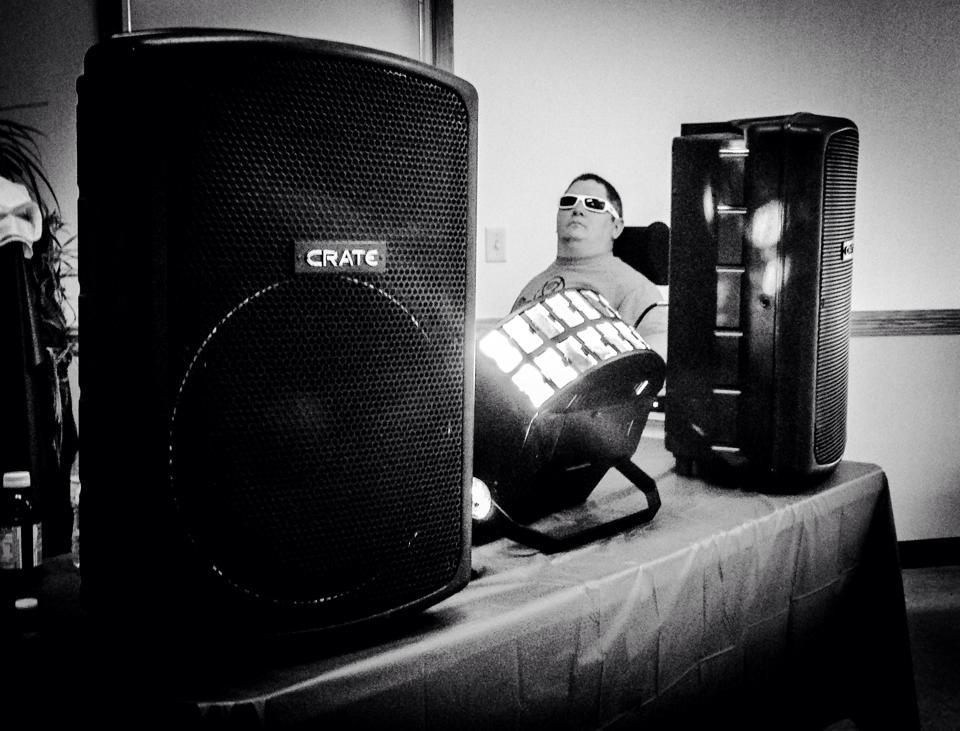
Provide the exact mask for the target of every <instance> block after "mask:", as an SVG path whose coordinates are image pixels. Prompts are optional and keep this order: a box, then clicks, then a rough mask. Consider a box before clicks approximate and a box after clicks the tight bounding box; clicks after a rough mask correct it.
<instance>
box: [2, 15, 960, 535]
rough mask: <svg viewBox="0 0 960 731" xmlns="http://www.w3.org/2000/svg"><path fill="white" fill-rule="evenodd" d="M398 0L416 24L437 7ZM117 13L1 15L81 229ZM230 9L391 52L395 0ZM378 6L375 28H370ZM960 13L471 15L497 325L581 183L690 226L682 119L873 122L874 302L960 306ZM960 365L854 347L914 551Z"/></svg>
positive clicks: (856, 397)
mask: <svg viewBox="0 0 960 731" xmlns="http://www.w3.org/2000/svg"><path fill="white" fill-rule="evenodd" d="M397 2H399V3H405V4H406V5H409V6H410V7H411V11H410V13H412V12H413V10H412V8H413V7H414V6H416V5H417V2H416V0H397ZM96 4H97V3H96V2H95V0H2V2H0V107H8V106H11V105H22V104H26V105H30V106H29V107H28V108H26V109H21V110H18V111H16V112H15V113H11V114H9V115H8V116H12V117H13V118H15V119H17V120H19V121H23V122H27V123H29V124H33V125H34V126H36V127H38V128H39V129H41V130H42V131H43V132H45V133H46V134H47V135H48V137H47V139H46V140H45V141H44V144H43V158H44V162H45V164H46V166H47V168H48V172H49V173H50V177H51V179H52V180H53V181H54V185H55V187H56V189H57V191H58V195H59V197H60V201H61V204H62V206H63V212H64V216H65V218H66V220H67V222H68V223H69V224H70V225H71V228H72V231H73V232H76V227H75V224H76V220H77V219H76V198H77V190H76V173H75V170H76V153H75V135H76V131H75V112H74V105H75V101H76V97H75V88H74V84H75V80H76V77H77V76H78V75H79V73H80V71H81V69H82V56H83V53H84V51H85V50H86V48H88V47H89V45H91V44H92V43H93V41H94V39H95V37H96V15H95V12H94V10H95V7H96ZM160 5H165V6H167V7H172V8H174V9H175V10H176V9H178V10H177V12H184V13H188V14H189V13H196V12H201V11H200V10H199V9H200V8H204V9H205V10H204V11H203V12H209V13H212V14H213V15H212V16H210V18H208V20H209V22H210V24H216V23H217V22H221V21H218V20H217V17H218V16H217V14H218V13H221V12H222V10H223V8H224V7H228V5H227V4H226V3H225V0H216V1H215V2H205V3H189V2H170V1H169V0H168V1H167V2H165V3H160ZM229 5H231V6H235V7H240V8H241V9H242V10H243V12H245V13H251V14H253V15H251V16H249V17H247V20H249V21H250V22H257V23H264V24H265V25H263V26H258V27H261V29H264V30H274V31H280V32H284V30H285V29H286V30H290V29H295V30H298V31H301V32H302V33H304V34H307V33H310V32H316V34H317V35H322V31H321V30H315V31H311V28H310V27H309V26H308V25H305V17H306V16H305V15H303V13H306V12H310V10H313V11H314V12H317V17H318V18H319V17H320V16H322V15H323V13H324V12H326V16H325V18H324V20H323V22H325V23H327V27H328V28H333V27H334V26H335V27H336V28H337V33H340V34H342V35H340V36H338V37H334V36H329V37H332V38H334V39H335V40H342V41H347V42H355V43H367V44H369V45H378V43H379V41H377V39H376V38H375V37H374V38H372V39H371V38H370V37H369V36H363V35H361V34H365V33H367V32H368V31H369V29H371V28H376V27H379V23H380V22H381V20H382V19H383V17H393V16H392V15H391V13H392V11H388V10H385V9H384V3H381V2H365V3H363V4H355V3H353V2H352V0H350V1H349V2H346V3H342V2H339V0H338V2H333V3H330V2H321V1H320V0H317V2H313V3H303V2H293V1H292V0H284V2H282V3H270V4H266V3H259V2H252V0H235V2H233V3H230V4H229ZM348 5H349V6H350V8H351V10H352V13H351V14H348V13H347V11H346V10H345V8H346V7H347V6H348ZM130 7H131V12H132V13H133V15H132V20H133V22H134V24H135V25H136V26H137V27H144V26H143V25H141V23H143V24H145V23H147V22H148V20H149V19H148V18H146V17H145V16H143V15H140V16H139V19H138V16H137V13H138V12H140V11H141V10H145V9H146V8H147V7H150V8H153V10H151V11H150V12H154V11H156V8H157V7H159V5H158V4H157V3H149V6H148V4H147V2H146V0H133V1H132V3H131V6H130ZM264 8H272V9H273V10H274V11H275V14H273V15H270V16H269V17H267V18H265V16H263V15H262V13H263V12H265V11H264ZM304 8H307V10H305V9H304ZM318 8H319V11H318V10H317V9H318ZM336 8H339V9H338V10H335V9H336ZM258 9H259V10H258ZM359 12H364V13H366V12H370V13H372V14H373V15H372V16H371V18H365V19H364V21H363V22H359V21H357V20H356V14H357V13H359ZM257 13H261V14H260V15H256V14H257ZM384 13H386V15H384ZM311 17H312V16H311ZM404 17H409V13H407V15H405V16H404ZM334 18H337V20H336V22H335V23H334V20H333V19H334ZM378 18H379V20H378ZM958 18H960V5H958V4H957V3H956V2H953V1H952V0H951V2H933V1H932V0H922V1H921V2H917V3H912V4H907V3H896V2H891V1H890V0H882V1H880V2H868V1H867V0H855V1H854V2H849V1H848V2H837V3H816V2H813V0H800V1H799V2H797V1H794V2H789V3H788V2H786V0H774V1H771V2H763V1H762V0H743V1H742V2H732V0H718V1H717V2H706V1H705V0H704V1H703V2H685V3H670V2H667V0H647V1H646V2H642V1H636V0H631V1H627V0H525V2H523V3H517V2H511V1H509V0H483V1H482V2H481V1H480V0H457V2H455V6H454V22H455V28H454V31H455V32H454V59H455V71H456V73H457V74H458V75H460V76H463V77H464V78H466V79H467V80H468V81H470V82H472V83H473V84H474V85H475V86H476V87H477V89H478V91H479V94H480V117H479V121H480V150H479V198H478V224H479V228H480V231H479V234H480V236H479V238H480V240H481V243H482V238H483V229H484V228H485V227H500V226H502V227H504V228H506V230H507V263H506V264H487V263H485V262H483V261H482V253H481V254H480V263H479V266H478V315H479V316H480V317H487V318H489V317H498V316H500V315H501V314H503V312H504V310H505V308H507V307H509V305H510V303H511V301H512V298H513V296H514V295H515V293H516V291H517V290H519V288H520V286H521V285H522V284H523V283H524V281H526V279H527V278H528V277H529V276H530V275H531V274H532V273H533V272H535V271H536V270H538V269H539V268H541V267H542V266H543V265H544V264H545V263H546V262H547V261H548V260H549V259H550V258H551V257H552V254H553V250H554V245H555V239H554V234H553V225H554V210H555V209H554V205H555V200H556V196H557V194H558V193H559V192H560V190H559V189H560V188H561V187H562V186H563V185H565V183H566V182H567V180H568V179H569V178H571V177H573V176H574V175H575V174H577V173H579V172H581V171H582V170H584V169H588V168H589V169H594V170H596V171H597V172H600V173H602V174H606V175H608V176H609V177H610V178H611V179H612V180H614V181H615V182H616V183H617V184H618V186H619V187H620V189H621V192H622V193H623V195H624V198H625V205H626V217H627V221H628V223H631V224H642V223H646V222H649V221H651V220H655V219H659V220H663V221H667V222H669V220H670V219H669V215H670V187H669V180H670V140H671V139H672V137H673V136H674V135H676V134H677V133H678V131H679V126H680V124H681V123H682V122H688V121H713V120H719V119H728V118H734V117H738V116H752V115H755V114H774V113H776V114H779V113H788V112H793V111H799V110H805V111H813V112H818V113H824V114H836V115H841V116H848V117H850V118H851V119H853V120H854V121H856V122H857V123H858V125H859V127H860V131H861V138H862V147H861V163H860V186H859V191H858V209H857V222H856V226H857V260H856V264H855V274H854V308H855V309H860V310H886V309H927V308H932V309H936V308H957V307H960V290H958V289H957V287H956V286H955V284H954V279H955V276H956V273H957V272H960V247H956V246H954V245H953V240H954V237H955V235H956V231H957V230H960V200H958V196H960V193H958V190H960V188H958V185H957V183H956V181H955V180H954V177H955V175H956V172H957V170H960V134H958V131H960V129H958V127H960V125H958V121H957V120H958V119H960V96H958V95H957V94H956V89H957V88H960V83H958V82H960V50H958V49H960V44H957V43H956V40H955V39H956V37H958V35H960V20H958ZM183 21H184V22H187V21H190V22H194V19H193V16H190V15H187V16H184V17H183ZM149 22H160V21H149ZM205 22H206V21H205ZM319 22H320V21H319V20H318V23H319ZM411 23H412V21H411ZM387 25H388V26H389V27H388V28H387V29H385V30H384V32H385V33H389V38H391V39H394V40H390V41H387V40H386V36H384V39H383V45H382V47H383V48H384V49H385V50H392V51H393V52H397V53H406V54H407V55H413V54H414V51H412V50H410V48H411V44H412V43H414V41H413V37H412V34H411V33H412V32H411V31H407V30H403V31H398V30H397V29H396V28H393V25H394V23H393V21H390V23H388V24H387ZM407 27H408V28H409V27H411V26H410V25H408V26H407ZM401 38H402V39H403V40H402V41H401V42H402V43H403V44H404V47H403V48H401V47H400V46H398V45H396V44H397V42H398V40H397V39H401ZM404 48H406V49H407V50H406V51H404ZM480 249H481V252H482V246H481V247H480ZM951 275H952V276H951ZM958 366H960V354H958V346H957V339H956V338H953V337H937V336H931V337H917V338H910V337H908V338H885V337H880V338H855V339H854V341H853V344H852V349H851V386H850V413H849V420H848V426H849V432H850V437H849V442H848V448H847V453H846V457H847V458H849V459H858V460H863V461H869V462H876V463H878V464H881V465H883V467H884V469H885V470H886V471H887V473H888V475H889V477H890V481H891V490H892V493H893V499H894V507H895V514H896V518H897V528H898V532H899V535H900V538H901V539H906V540H910V539H922V538H935V537H945V536H960V510H958V509H957V496H958V494H960V466H958V465H960V458H958V457H957V455H958V453H960V449H957V443H956V439H957V436H956V435H958V434H960V429H958V427H960V407H958V401H957V399H958V393H960V388H958V385H960V384H958V383H957V374H958V373H960V367H958ZM73 382H74V383H76V378H75V374H74V378H73ZM75 403H76V399H75Z"/></svg>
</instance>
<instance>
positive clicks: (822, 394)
mask: <svg viewBox="0 0 960 731" xmlns="http://www.w3.org/2000/svg"><path fill="white" fill-rule="evenodd" d="M858 150H859V135H858V131H857V127H856V125H854V124H853V123H852V122H851V121H849V120H846V119H841V118H836V117H823V116H818V115H813V114H806V113H800V114H794V115H790V116H785V117H767V118H756V119H748V120H739V121H734V122H725V123H717V124H712V123H709V124H693V125H684V126H683V127H682V129H681V136H680V137H677V138H676V139H674V142H673V192H672V195H673V201H672V218H671V241H670V266H669V287H670V311H669V312H670V314H669V318H670V322H669V332H668V346H667V348H668V352H667V377H666V408H665V411H666V419H665V433H666V446H667V448H668V449H669V450H670V451H671V452H673V454H674V455H675V457H676V458H677V467H678V470H679V471H680V472H684V473H690V472H695V471H697V470H698V469H699V468H700V467H701V466H703V467H706V468H709V467H720V468H721V471H722V470H723V469H725V468H726V467H727V466H730V467H735V468H746V469H747V471H749V472H756V473H760V474H763V475H770V474H774V475H778V476H781V477H783V478H785V482H784V483H783V484H786V483H787V482H790V481H792V480H793V478H798V479H799V481H800V482H803V481H804V480H806V479H807V478H810V477H812V476H816V475H821V474H824V473H826V472H828V471H830V470H831V469H833V468H834V467H835V466H836V464H837V463H838V462H839V460H840V459H841V457H842V455H843V451H844V447H845V443H846V410H847V366H848V352H849V338H850V297H851V285H852V275H853V233H854V213H855V197H856V178H857V157H858Z"/></svg>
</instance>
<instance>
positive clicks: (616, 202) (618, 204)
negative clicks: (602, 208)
mask: <svg viewBox="0 0 960 731" xmlns="http://www.w3.org/2000/svg"><path fill="white" fill-rule="evenodd" d="M578 180H592V181H593V182H595V183H600V185H602V186H603V187H604V188H606V190H607V198H608V199H609V200H610V202H611V203H612V204H613V207H614V208H616V209H617V213H619V214H620V219H621V220H623V201H621V200H620V194H619V193H618V192H617V189H616V188H614V187H613V186H612V185H610V183H609V182H607V180H606V179H605V178H602V177H600V176H599V175H597V174H596V173H584V174H583V175H578V176H577V177H575V178H574V179H573V180H571V181H570V185H573V184H574V183H576V182H577V181H578ZM570 185H568V186H567V190H569V189H570Z"/></svg>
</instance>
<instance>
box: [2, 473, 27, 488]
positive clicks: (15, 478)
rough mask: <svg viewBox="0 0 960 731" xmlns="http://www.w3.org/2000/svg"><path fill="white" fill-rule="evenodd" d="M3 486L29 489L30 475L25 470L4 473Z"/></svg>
mask: <svg viewBox="0 0 960 731" xmlns="http://www.w3.org/2000/svg"><path fill="white" fill-rule="evenodd" d="M3 486H4V487H14V488H18V487H30V473H29V472H27V471H26V470H23V471H20V472H4V473H3Z"/></svg>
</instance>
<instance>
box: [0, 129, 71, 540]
mask: <svg viewBox="0 0 960 731" xmlns="http://www.w3.org/2000/svg"><path fill="white" fill-rule="evenodd" d="M40 136H41V133H40V132H39V131H38V130H36V129H35V128H32V127H30V126H27V125H24V124H21V123H18V122H15V121H12V120H4V119H0V178H2V179H3V182H4V185H5V190H7V191H11V190H12V191H14V192H17V191H22V190H23V189H24V188H25V189H26V191H27V193H28V194H29V197H30V199H32V201H33V202H35V203H36V207H37V208H38V209H39V224H40V230H39V238H37V239H36V240H35V241H34V242H33V243H32V247H25V248H24V251H23V252H20V251H19V247H15V246H9V245H8V246H2V247H0V403H2V404H3V405H4V407H5V408H3V409H0V467H2V468H3V469H4V470H9V469H24V468H25V467H26V468H28V469H30V471H31V472H32V473H33V478H34V484H35V485H36V486H37V488H38V494H39V497H40V505H41V511H42V512H41V514H42V518H43V552H44V554H45V555H46V556H52V555H56V554H59V553H65V552H67V551H69V550H70V533H71V528H72V521H73V515H72V509H71V506H70V471H71V468H72V466H73V463H74V460H75V458H76V455H77V451H78V448H79V438H78V434H77V425H76V422H75V420H74V416H73V398H72V395H71V389H70V380H69V374H68V369H69V366H70V363H71V362H72V360H73V358H75V357H77V356H78V353H79V350H78V343H79V337H78V336H79V333H78V327H77V321H76V313H75V312H74V310H73V307H72V306H71V304H70V302H69V300H68V297H67V291H66V287H65V284H66V281H67V279H68V278H70V277H74V276H76V254H75V253H74V249H73V247H72V246H71V244H72V243H73V239H72V238H65V237H64V223H63V221H62V219H61V215H60V207H59V203H58V201H57V197H56V194H55V192H54V190H53V187H52V185H51V184H50V181H49V179H48V178H47V175H46V174H45V172H44V169H43V166H42V164H41V158H40V150H39V146H38V143H37V140H38V138H39V137H40ZM21 186H22V187H21ZM2 213H6V214H9V213H10V211H9V210H8V209H7V208H5V207H4V206H3V205H2V204H0V214H2ZM8 238H9V237H8ZM29 238H32V236H31V237H29ZM28 248H32V252H31V251H28V250H27V249H28Z"/></svg>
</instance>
